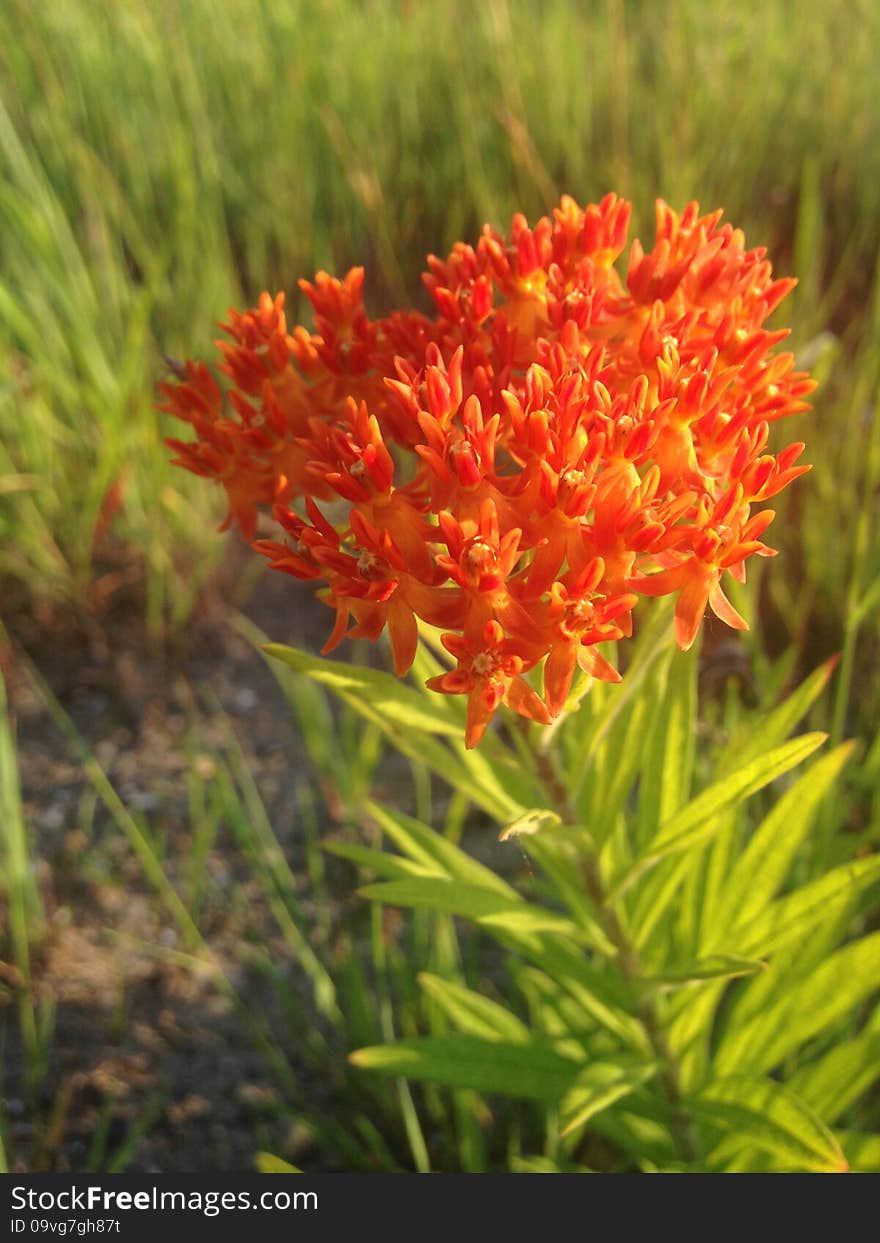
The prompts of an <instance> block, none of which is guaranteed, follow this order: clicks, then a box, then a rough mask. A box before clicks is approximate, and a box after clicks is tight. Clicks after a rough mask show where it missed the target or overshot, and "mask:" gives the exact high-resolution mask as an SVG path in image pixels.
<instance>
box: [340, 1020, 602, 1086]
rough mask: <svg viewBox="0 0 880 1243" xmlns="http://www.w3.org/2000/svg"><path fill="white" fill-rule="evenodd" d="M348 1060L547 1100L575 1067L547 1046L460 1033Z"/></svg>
mask: <svg viewBox="0 0 880 1243" xmlns="http://www.w3.org/2000/svg"><path fill="white" fill-rule="evenodd" d="M349 1060H350V1061H351V1062H352V1064H353V1065H355V1066H357V1067H359V1068H361V1069H362V1070H372V1071H376V1072H378V1073H379V1074H383V1075H395V1076H397V1075H404V1076H406V1078H407V1079H419V1080H425V1081H427V1082H429V1083H439V1084H444V1085H445V1086H447V1087H452V1088H473V1089H474V1091H476V1092H497V1093H500V1094H502V1095H504V1096H512V1097H521V1098H525V1099H530V1100H539V1101H549V1102H554V1101H558V1100H560V1099H561V1098H562V1097H563V1096H564V1095H565V1093H566V1092H567V1091H568V1089H569V1088H570V1087H571V1085H572V1083H573V1082H574V1080H575V1079H576V1077H577V1074H578V1072H579V1070H580V1068H581V1063H580V1062H577V1061H574V1060H573V1059H571V1058H569V1057H565V1056H563V1055H562V1054H561V1053H558V1052H557V1051H556V1050H555V1049H554V1048H553V1047H552V1045H550V1044H549V1043H545V1042H541V1041H537V1040H531V1041H529V1042H528V1043H527V1044H523V1043H516V1044H510V1043H507V1042H502V1041H489V1040H480V1039H478V1038H477V1037H475V1036H469V1035H464V1034H456V1035H450V1036H425V1037H423V1038H422V1039H415V1040H400V1041H397V1042H396V1043H394V1044H388V1045H373V1046H369V1047H367V1048H365V1049H358V1050H356V1052H354V1053H352V1054H351V1055H350V1058H349Z"/></svg>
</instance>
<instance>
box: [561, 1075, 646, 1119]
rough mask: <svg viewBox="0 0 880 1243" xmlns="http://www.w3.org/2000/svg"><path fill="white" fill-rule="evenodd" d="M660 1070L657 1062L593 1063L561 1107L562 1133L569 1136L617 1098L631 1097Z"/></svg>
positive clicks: (579, 1078) (568, 1093) (567, 1095)
mask: <svg viewBox="0 0 880 1243" xmlns="http://www.w3.org/2000/svg"><path fill="white" fill-rule="evenodd" d="M656 1073H657V1066H656V1065H655V1064H653V1063H644V1062H642V1063H638V1062H633V1063H631V1064H626V1063H622V1062H620V1061H618V1062H591V1063H590V1065H589V1066H586V1067H584V1069H583V1070H582V1071H581V1072H580V1074H579V1075H578V1077H577V1079H576V1080H575V1082H574V1083H573V1084H572V1086H571V1088H569V1090H568V1092H567V1093H566V1095H565V1098H564V1099H563V1101H562V1104H561V1106H560V1120H561V1123H562V1131H561V1132H560V1133H561V1135H563V1136H565V1135H569V1134H570V1133H571V1132H572V1131H575V1130H577V1128H578V1127H581V1126H583V1125H584V1123H586V1122H589V1120H590V1119H591V1118H593V1117H595V1115H596V1114H598V1113H601V1112H602V1110H603V1109H608V1108H609V1106H611V1105H613V1104H614V1102H615V1101H619V1100H620V1099H621V1098H622V1097H624V1096H629V1094H630V1093H631V1092H634V1091H635V1090H636V1088H639V1087H641V1085H642V1084H643V1083H646V1082H647V1081H648V1079H650V1078H651V1077H652V1076H653V1075H655V1074H656Z"/></svg>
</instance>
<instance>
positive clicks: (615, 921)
mask: <svg viewBox="0 0 880 1243" xmlns="http://www.w3.org/2000/svg"><path fill="white" fill-rule="evenodd" d="M529 741H530V743H531V749H532V754H533V755H534V757H535V766H536V768H537V770H538V775H539V776H540V778H541V781H542V782H543V784H544V786H545V788H546V790H547V792H548V794H549V795H550V797H551V798H552V800H553V802H554V803H555V810H556V811H558V812H559V814H560V815H561V816H562V818H563V821H564V822H565V823H566V824H572V825H574V824H577V822H578V817H577V814H576V812H575V809H574V808H573V807H572V805H571V800H570V798H569V796H568V791H567V790H566V788H565V785H564V783H563V781H562V779H561V778H560V776H559V773H558V772H557V771H556V768H555V766H554V764H553V761H552V760H551V758H550V756H549V755H548V753H547V752H546V751H544V750H542V749H541V748H540V747H538V746H535V745H534V739H532V738H530V739H529ZM582 869H583V877H584V885H585V887H586V890H587V894H588V895H589V898H590V901H591V902H592V903H593V906H594V907H595V908H596V913H597V915H598V916H599V920H600V922H601V924H602V928H603V930H604V932H605V934H606V935H607V937H608V939H609V940H610V941H611V943H612V945H613V946H614V948H615V949H616V951H617V964H618V966H619V967H620V971H621V974H622V975H623V977H624V979H625V980H626V981H627V983H628V984H629V985H630V988H631V989H632V992H633V994H634V996H635V999H636V1007H637V1015H638V1019H639V1022H640V1023H641V1025H642V1028H643V1030H644V1033H645V1036H646V1038H647V1041H648V1044H649V1045H650V1047H651V1050H652V1052H653V1054H654V1057H655V1058H656V1059H657V1063H658V1065H659V1067H660V1074H659V1083H660V1086H661V1088H662V1091H663V1095H664V1096H665V1097H666V1102H667V1105H668V1107H669V1116H670V1120H671V1123H672V1132H673V1137H674V1139H675V1144H676V1147H677V1148H678V1151H679V1154H680V1155H681V1156H682V1157H683V1158H684V1159H685V1160H686V1161H688V1162H693V1161H696V1159H697V1144H696V1139H695V1136H694V1128H693V1123H692V1121H691V1118H690V1117H689V1115H688V1112H687V1109H686V1108H685V1104H684V1097H683V1093H682V1089H681V1070H680V1067H679V1065H678V1061H677V1059H676V1057H675V1054H674V1053H673V1051H672V1049H671V1048H670V1045H669V1041H668V1039H667V1037H666V1032H665V1030H664V1027H663V1023H662V1021H661V1019H660V1014H659V1012H658V1010H657V1006H656V1004H655V1001H654V998H653V997H652V996H651V995H650V993H649V992H648V990H647V989H646V988H645V973H644V971H643V969H642V964H641V961H640V959H639V954H638V950H637V949H636V947H635V945H634V944H633V942H632V940H631V939H630V937H629V934H628V933H627V931H626V929H625V928H624V926H623V924H622V922H621V920H620V917H619V915H618V914H617V911H616V910H615V909H614V907H613V906H611V905H610V903H609V901H608V893H607V890H606V888H605V882H604V880H603V879H602V871H601V868H600V866H599V856H598V854H597V852H596V851H595V850H587V851H586V853H585V854H584V856H583V862H582Z"/></svg>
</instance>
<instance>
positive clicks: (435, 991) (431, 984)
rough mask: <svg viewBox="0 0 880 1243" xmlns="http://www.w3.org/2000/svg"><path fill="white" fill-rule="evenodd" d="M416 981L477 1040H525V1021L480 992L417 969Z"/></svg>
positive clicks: (459, 1026)
mask: <svg viewBox="0 0 880 1243" xmlns="http://www.w3.org/2000/svg"><path fill="white" fill-rule="evenodd" d="M419 983H420V984H421V986H422V988H423V989H424V990H425V992H426V993H427V994H428V996H429V997H431V999H432V1000H433V1001H435V1002H436V1003H437V1005H438V1006H439V1007H440V1009H441V1010H442V1011H443V1012H444V1014H446V1016H447V1017H448V1018H449V1019H450V1020H451V1021H452V1022H453V1023H454V1024H455V1026H456V1027H457V1028H458V1029H459V1030H460V1031H463V1032H465V1033H467V1034H468V1035H471V1036H478V1037H479V1038H480V1039H481V1040H492V1041H507V1043H509V1044H527V1043H528V1041H529V1039H530V1033H529V1029H528V1028H527V1027H526V1025H525V1023H523V1021H522V1020H521V1019H519V1018H517V1016H516V1015H515V1014H512V1013H511V1012H510V1010H507V1009H506V1008H505V1007H504V1006H500V1005H499V1004H498V1003H497V1002H495V1001H492V1000H491V999H490V998H488V997H484V996H482V994H481V993H475V992H474V991H473V989H470V988H465V986H464V985H463V984H458V983H455V982H453V981H452V980H444V979H442V978H441V977H440V976H438V975H431V974H430V973H429V972H427V971H421V972H419Z"/></svg>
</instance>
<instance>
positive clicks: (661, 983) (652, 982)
mask: <svg viewBox="0 0 880 1243" xmlns="http://www.w3.org/2000/svg"><path fill="white" fill-rule="evenodd" d="M766 967H767V964H766V963H765V962H762V961H761V959H758V958H742V957H740V956H739V955H737V954H708V955H707V956H706V957H705V958H699V959H697V961H696V962H692V963H685V964H683V965H682V966H680V967H671V968H669V969H668V970H666V971H664V972H663V974H662V975H657V976H650V977H648V978H647V979H646V980H645V983H646V984H647V985H649V987H652V988H654V989H655V990H656V991H657V992H668V991H670V990H671V989H676V988H686V987H688V985H691V984H705V982H706V981H707V980H735V979H737V978H738V977H741V976H746V975H757V973H758V972H759V971H764V970H765V969H766Z"/></svg>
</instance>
